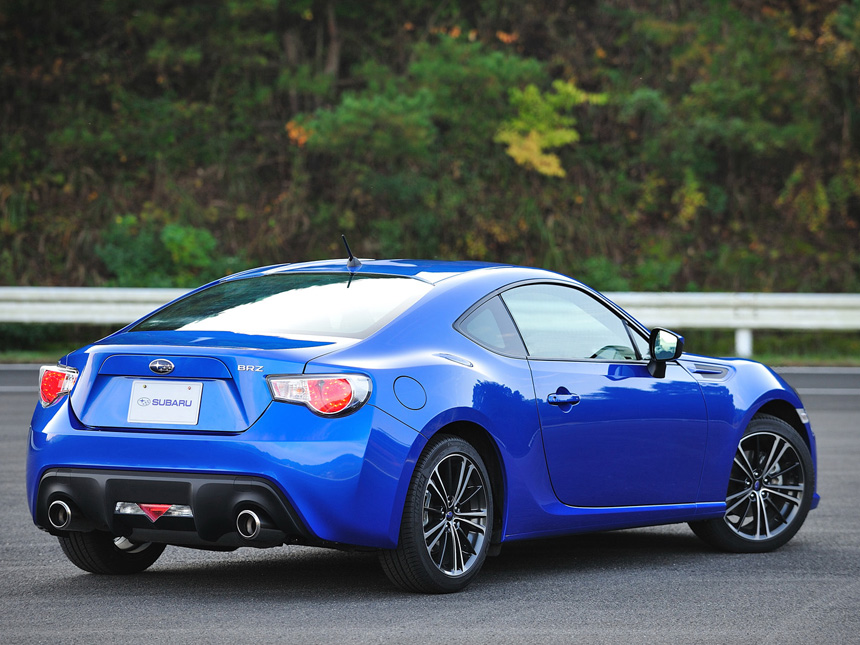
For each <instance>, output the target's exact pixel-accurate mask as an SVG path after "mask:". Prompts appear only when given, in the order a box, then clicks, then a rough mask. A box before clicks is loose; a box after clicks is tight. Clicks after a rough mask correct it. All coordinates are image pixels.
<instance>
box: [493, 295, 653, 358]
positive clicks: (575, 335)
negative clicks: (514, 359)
mask: <svg viewBox="0 0 860 645" xmlns="http://www.w3.org/2000/svg"><path fill="white" fill-rule="evenodd" d="M501 297H502V299H503V300H504V301H505V304H506V305H507V307H508V309H509V310H510V312H511V315H512V316H513V317H514V322H516V324H517V327H518V328H519V330H520V334H521V335H522V338H523V340H524V341H525V344H526V349H527V350H528V353H529V356H530V357H531V358H546V359H562V360H577V359H588V358H594V359H603V360H636V350H635V349H634V348H633V341H631V339H630V335H629V334H628V329H627V325H626V324H625V323H624V321H623V320H622V319H621V318H619V317H618V316H617V315H615V313H613V312H612V311H611V310H610V309H608V308H607V307H606V306H605V305H603V304H602V303H601V302H599V301H598V300H595V299H594V298H592V297H591V296H589V295H587V294H586V293H583V292H582V291H579V290H578V289H574V288H572V287H565V286H561V285H554V284H533V285H526V286H522V287H515V288H513V289H510V290H508V291H506V292H505V293H503V294H502V296H501Z"/></svg>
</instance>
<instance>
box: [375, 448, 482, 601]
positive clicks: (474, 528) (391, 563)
mask: <svg viewBox="0 0 860 645" xmlns="http://www.w3.org/2000/svg"><path fill="white" fill-rule="evenodd" d="M492 527H493V493H492V490H491V487H490V478H489V476H488V475H487V469H486V467H485V466H484V462H483V460H482V459H481V456H480V455H479V454H478V452H477V451H476V450H475V449H474V448H473V447H472V446H471V445H470V444H469V443H467V442H466V441H464V440H463V439H460V438H459V437H450V436H444V437H440V438H438V439H435V440H434V442H433V443H431V444H430V445H429V446H428V448H427V449H426V451H425V452H424V454H423V455H422V457H421V459H419V461H418V464H417V465H416V467H415V473H414V475H413V476H412V482H411V483H410V484H409V491H408V492H407V494H406V505H405V507H404V509H403V521H402V523H401V528H400V539H399V542H398V545H397V548H396V549H394V550H391V551H383V552H382V553H381V554H380V562H381V563H382V568H383V569H384V570H385V573H386V575H388V578H389V579H390V580H391V581H392V582H393V583H394V584H395V585H397V586H398V587H400V588H401V589H404V590H406V591H417V592H422V593H451V592H454V591H460V590H461V589H464V588H465V587H466V585H468V584H469V583H470V582H471V581H472V579H473V578H474V577H475V575H477V573H478V570H479V569H480V568H481V565H482V564H483V563H484V559H485V558H486V556H487V550H488V548H489V546H490V538H491V532H492Z"/></svg>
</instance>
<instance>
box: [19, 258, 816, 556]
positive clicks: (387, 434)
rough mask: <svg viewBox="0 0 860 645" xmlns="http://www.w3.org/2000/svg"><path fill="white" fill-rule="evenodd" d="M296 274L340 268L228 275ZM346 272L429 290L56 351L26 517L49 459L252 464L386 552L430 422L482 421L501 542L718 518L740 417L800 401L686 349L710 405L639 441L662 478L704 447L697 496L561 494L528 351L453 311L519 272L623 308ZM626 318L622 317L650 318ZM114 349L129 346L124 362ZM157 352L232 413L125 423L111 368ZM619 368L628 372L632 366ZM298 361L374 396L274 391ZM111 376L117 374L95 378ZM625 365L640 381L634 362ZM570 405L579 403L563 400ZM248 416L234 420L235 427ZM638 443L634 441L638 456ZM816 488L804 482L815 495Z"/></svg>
mask: <svg viewBox="0 0 860 645" xmlns="http://www.w3.org/2000/svg"><path fill="white" fill-rule="evenodd" d="M293 271H326V272H340V273H347V272H348V269H347V268H346V267H345V263H343V262H342V261H341V262H331V261H326V262H315V263H304V264H300V265H285V266H273V267H265V268H262V269H257V270H251V271H246V272H243V273H242V274H239V275H236V276H230V277H228V278H225V279H224V280H237V279H245V278H248V277H252V276H256V275H264V274H268V273H275V272H293ZM359 271H360V272H365V273H378V274H386V275H400V276H411V277H414V278H416V279H420V280H424V281H427V282H430V283H432V284H434V285H435V286H434V288H433V289H432V290H431V291H430V292H429V293H428V294H427V295H425V296H424V297H423V298H422V299H421V300H420V301H419V302H418V303H416V304H415V305H414V306H413V307H412V308H410V309H409V310H408V311H406V312H405V313H403V314H402V315H401V316H400V317H398V318H397V319H395V320H394V321H392V322H391V323H390V324H389V325H387V326H386V327H385V328H383V329H381V330H379V331H378V332H376V333H375V334H373V335H372V336H370V337H369V338H367V339H365V340H363V341H355V340H352V339H325V340H321V341H319V342H317V341H297V340H294V339H283V338H273V337H268V336H266V337H259V336H244V335H242V334H228V333H223V332H220V333H214V332H213V333H205V332H129V331H128V330H129V329H131V328H132V327H133V326H134V325H129V326H128V327H126V328H124V329H123V330H120V331H119V332H117V333H115V334H112V335H111V336H109V337H107V338H105V339H103V340H102V341H99V342H98V343H95V344H93V345H91V346H89V347H87V348H84V349H82V350H79V351H78V352H74V353H72V354H70V355H69V356H67V357H66V358H65V359H64V361H63V362H64V364H66V365H69V366H71V367H75V368H77V369H79V370H81V374H80V377H79V379H78V383H77V384H76V387H75V389H74V390H73V392H72V394H71V396H70V397H66V398H64V399H63V400H62V401H61V402H60V403H58V404H56V405H54V406H51V407H49V408H42V407H41V406H37V408H36V410H35V413H34V415H33V421H32V426H31V436H30V450H29V455H28V468H27V472H28V475H27V489H28V495H29V499H30V508H31V512H32V514H33V516H34V519H35V517H36V494H37V491H38V484H39V480H40V478H41V476H42V474H43V473H44V472H45V471H46V470H48V469H50V468H57V467H72V468H104V469H114V470H116V469H130V470H133V469H136V470H146V471H152V472H169V473H183V472H185V473H195V472H205V473H219V474H235V475H254V476H259V477H263V478H266V479H267V480H269V481H271V482H272V483H273V484H275V485H276V486H277V487H278V488H279V489H280V490H281V491H282V492H283V494H284V495H285V496H286V497H287V499H288V500H289V501H290V503H291V504H293V506H294V508H295V509H296V511H297V512H298V514H299V515H300V517H301V519H302V521H303V522H304V523H305V525H306V527H307V528H308V529H309V531H310V532H311V533H312V534H313V535H315V536H317V537H318V538H320V539H322V540H326V541H330V542H335V543H342V544H349V545H357V546H367V547H380V548H391V547H393V546H395V545H396V543H397V539H398V532H399V527H400V519H401V515H402V509H403V504H404V502H405V498H406V492H407V489H408V485H409V482H410V480H411V477H412V474H413V471H414V467H415V464H416V462H417V460H418V458H419V457H420V454H421V451H422V450H423V448H424V447H425V446H426V444H427V441H428V440H429V439H430V438H431V437H432V436H433V435H434V434H436V433H437V432H442V431H446V430H450V429H451V428H452V427H455V428H457V430H458V431H460V432H466V433H469V432H472V433H480V435H481V436H483V437H484V438H486V439H487V440H488V442H489V445H490V446H491V449H492V457H494V458H495V459H496V460H497V462H498V469H499V476H500V481H499V482H498V489H499V490H500V491H502V495H501V502H499V501H498V500H497V503H498V504H499V505H500V506H501V510H502V514H501V525H502V530H501V539H502V540H513V539H523V538H529V537H538V536H548V535H558V534H564V533H574V532H580V531H589V530H599V529H610V528H623V527H629V526H637V525H646V524H659V523H669V522H679V521H687V520H692V519H704V518H709V517H720V516H721V515H722V513H723V512H724V510H725V502H724V497H725V490H726V482H727V479H728V472H729V470H730V468H731V463H732V459H733V456H734V452H735V450H736V447H737V443H738V440H739V438H740V436H741V435H742V433H743V430H744V428H745V427H746V425H747V423H748V422H749V420H750V419H751V418H752V417H753V416H754V415H755V413H756V412H757V411H758V410H759V409H761V408H762V407H763V406H765V405H767V404H770V403H772V402H775V401H781V402H785V403H784V404H785V406H787V407H788V408H789V409H792V410H793V409H795V408H800V407H802V404H801V403H800V401H799V399H798V398H797V396H796V394H795V393H794V392H793V391H792V390H791V389H790V388H789V387H788V386H787V385H786V384H785V383H784V382H782V380H781V379H779V377H778V376H776V375H775V374H774V373H773V372H772V371H770V370H769V369H767V368H765V367H763V366H760V365H758V364H756V363H752V362H749V361H737V360H734V361H733V360H726V359H709V358H704V357H691V356H687V355H685V356H684V357H682V358H681V359H680V360H679V361H678V367H675V369H676V370H680V369H682V367H683V369H686V370H690V364H691V363H692V362H695V361H711V362H713V363H715V364H718V365H721V366H727V367H728V370H729V375H728V377H727V378H725V379H723V380H721V381H719V382H710V381H708V380H706V379H702V378H697V379H696V381H697V382H698V384H699V386H700V390H699V393H698V394H697V396H699V397H700V399H701V401H702V402H703V405H704V406H705V408H706V410H707V415H708V421H707V425H706V431H705V432H704V433H703V432H702V424H703V423H704V421H703V420H702V418H701V413H700V412H701V411H700V410H695V409H694V408H688V407H686V406H682V408H681V409H679V410H675V414H676V416H677V418H678V419H679V423H682V422H683V420H684V419H685V418H686V419H687V421H689V422H691V426H692V427H695V428H696V431H695V434H696V436H697V437H699V438H697V439H696V440H695V441H694V442H693V443H692V444H690V445H680V446H678V445H661V444H660V442H658V443H653V442H652V443H649V444H648V446H646V447H644V448H643V451H644V450H649V449H650V450H652V451H660V453H661V455H662V456H663V457H668V458H667V459H666V460H665V464H664V465H662V466H660V467H658V468H657V469H656V470H655V471H654V473H653V477H655V478H657V479H659V478H660V477H661V476H663V477H666V478H667V480H671V477H672V476H673V472H671V468H670V466H669V465H668V464H671V462H672V457H673V456H675V457H676V458H677V459H689V458H690V456H691V454H692V453H694V452H695V451H696V449H697V447H699V448H703V453H702V454H703V456H699V457H698V459H699V460H700V461H701V462H702V463H701V466H695V465H693V466H692V469H693V470H696V469H698V470H699V471H700V473H701V474H700V477H699V480H698V483H697V485H694V486H693V489H692V490H695V493H690V494H689V498H686V497H684V496H681V497H675V498H671V497H670V498H666V499H669V500H670V501H668V502H666V499H662V500H661V501H662V502H665V503H657V504H638V505H625V506H621V507H600V506H592V507H577V506H573V505H567V504H564V503H563V502H562V501H561V500H560V499H559V497H558V496H557V495H556V491H555V490H554V489H553V485H552V478H551V477H550V472H549V469H548V467H547V454H546V448H545V445H544V434H543V432H542V429H541V424H540V415H539V413H538V409H539V406H540V405H545V403H543V398H542V394H541V402H539V401H538V396H537V395H536V392H535V385H534V382H533V378H532V373H531V371H530V369H529V361H528V360H526V359H525V358H512V357H505V356H500V355H498V354H494V353H492V352H488V351H487V350H485V349H483V348H482V347H479V346H478V345H476V344H475V343H474V342H472V341H471V340H469V339H468V338H466V337H465V336H463V335H462V334H460V333H459V332H458V331H456V330H455V329H454V328H453V326H452V324H453V322H454V321H455V320H456V319H457V318H458V317H459V316H460V315H461V314H462V313H463V312H465V311H466V310H468V309H469V308H470V307H471V306H472V305H474V304H475V303H476V302H478V301H480V300H481V299H482V298H485V297H486V296H487V295H488V294H491V293H493V292H495V291H498V290H502V289H505V288H508V287H509V286H510V285H512V284H517V283H522V282H532V281H547V282H554V283H559V284H566V285H571V286H575V287H577V288H581V289H584V290H586V291H587V292H588V293H591V294H593V295H595V297H598V298H599V299H600V300H601V301H602V302H604V303H606V304H607V305H608V306H611V307H612V308H613V309H615V310H616V311H619V312H620V310H619V309H618V308H617V307H615V305H612V304H611V303H609V302H608V301H606V300H605V298H603V297H602V296H600V295H599V294H596V293H595V292H593V291H592V290H590V289H588V288H587V287H585V286H583V285H581V284H580V283H578V282H576V281H574V280H571V279H570V278H567V277H565V276H561V275H558V274H555V273H551V272H548V271H542V270H535V269H524V268H520V267H510V266H505V265H487V264H481V263H448V262H409V261H374V262H365V264H364V266H363V267H362V268H361V269H359ZM202 288H206V287H205V286H204V287H201V289H202ZM624 315H625V317H626V318H627V319H628V320H629V321H630V323H631V325H632V326H633V327H634V328H638V329H640V330H641V331H642V332H643V333H644V332H645V331H646V330H645V329H644V327H642V326H641V325H639V324H638V323H636V321H634V320H633V319H632V318H630V317H629V316H627V315H626V314H624ZM127 354H131V355H132V357H131V358H122V356H123V355H127ZM169 356H174V357H177V360H178V362H179V363H181V362H182V361H181V357H195V358H198V359H204V358H210V359H213V360H214V361H217V362H218V363H219V365H216V363H214V362H213V363H207V364H206V365H208V368H207V367H205V366H204V363H198V365H197V367H196V371H195V372H194V374H197V375H198V376H195V377H194V378H196V379H198V380H203V381H204V390H205V391H206V387H207V386H209V385H210V384H213V383H216V384H220V385H218V387H220V388H221V389H222V391H221V394H223V397H222V406H223V407H222V412H223V414H224V416H230V415H232V425H229V424H228V425H229V427H227V426H225V427H221V428H215V426H216V425H217V424H215V423H214V422H213V423H212V424H211V425H207V426H206V427H207V429H208V430H210V431H207V432H195V431H193V430H192V431H189V429H188V428H187V427H180V426H177V427H162V428H159V429H158V430H157V431H154V430H152V429H143V428H137V427H133V426H134V424H129V423H127V422H126V421H124V416H125V410H126V405H127V401H128V392H130V389H129V388H130V384H129V383H125V382H124V381H130V380H131V379H130V375H129V374H128V373H126V374H124V375H120V374H122V372H123V370H124V369H125V368H127V369H128V371H129V372H132V373H135V370H136V371H138V372H139V371H141V370H140V366H139V365H138V364H137V363H139V362H141V361H145V359H146V358H148V357H169ZM141 357H143V358H141ZM452 358H453V360H452ZM249 360H254V361H257V362H259V364H260V365H262V366H263V368H264V369H263V374H262V375H261V374H258V373H255V372H240V371H239V369H238V366H239V364H241V363H242V362H248V361H249ZM583 364H586V365H590V366H597V370H598V372H600V371H602V370H605V371H606V374H604V375H603V376H601V378H604V379H609V380H610V381H611V380H612V378H613V373H612V369H613V367H615V368H617V367H618V365H617V363H616V364H612V363H607V362H593V363H590V362H584V363H583ZM224 368H226V370H227V372H229V375H227V374H225V373H224ZM623 368H624V369H627V370H631V369H632V370H638V371H641V370H642V369H644V365H643V364H641V363H633V364H627V365H624V366H623ZM186 369H191V368H189V367H186ZM100 372H101V374H100ZM109 372H110V373H111V374H109ZM113 372H116V374H112V373H113ZM302 372H305V373H312V374H313V373H315V374H323V373H330V372H359V373H364V374H367V375H368V376H370V377H371V378H372V380H373V388H372V392H371V396H370V400H369V401H368V403H367V405H365V406H364V407H363V408H361V409H360V410H358V411H357V412H355V413H353V414H351V415H348V416H345V417H341V418H333V419H324V418H321V417H319V416H317V415H315V414H313V413H312V412H311V411H310V410H308V409H306V408H304V407H302V406H298V405H293V404H289V403H281V402H272V400H271V395H270V394H269V392H268V389H267V387H266V386H265V379H264V378H262V377H263V376H266V375H270V374H290V373H292V374H298V373H302ZM110 376H113V377H114V378H115V379H117V380H118V384H116V385H113V386H109V385H107V384H108V383H110V379H109V378H106V377H110ZM617 376H618V373H617V371H616V373H615V377H617ZM636 378H642V379H644V378H645V377H644V376H643V375H642V374H638V373H637V375H636ZM690 378H691V379H692V378H693V377H690ZM100 379H105V383H104V384H102V383H100ZM403 379H408V380H409V381H411V382H413V383H415V384H417V385H419V386H420V388H421V389H422V390H423V392H424V393H425V396H426V400H425V401H424V402H423V404H422V405H417V404H415V403H414V400H415V399H413V396H414V393H415V392H416V389H415V387H414V386H410V387H411V390H410V391H411V392H412V393H413V395H412V396H407V397H404V395H403V390H402V387H400V386H396V385H395V384H397V383H400V382H403ZM618 380H620V379H617V378H616V381H615V383H616V385H617V381H618ZM642 383H646V381H644V380H643V381H642ZM111 387H112V388H114V390H115V392H113V393H114V394H115V396H116V401H117V403H116V404H115V405H114V407H113V409H110V406H107V405H106V406H105V410H106V411H105V412H103V413H100V414H101V415H102V416H98V419H97V426H98V428H94V427H93V426H85V425H84V424H82V423H81V421H80V420H79V418H81V417H83V418H87V419H89V418H93V419H96V417H90V416H87V415H88V414H95V413H90V412H89V407H88V404H87V396H88V395H89V394H90V392H91V391H93V390H95V391H97V392H98V391H99V389H100V388H101V391H102V392H103V393H105V395H107V394H111V393H112V392H111V391H110V388H111ZM211 389H212V388H210V390H211ZM646 389H647V388H646ZM204 396H205V395H204ZM123 397H125V398H123ZM231 397H232V403H230V400H231ZM403 398H406V399H408V400H407V401H406V402H404V401H403V400H402V399H403ZM224 401H226V403H225V402H224ZM404 403H406V404H404ZM91 405H92V404H90V407H91ZM231 405H232V408H231ZM575 412H576V408H574V409H573V412H572V413H571V414H573V413H575ZM76 413H77V414H76ZM793 421H794V423H793V425H795V426H798V425H799V426H800V427H801V429H803V430H805V432H806V439H807V441H808V443H809V444H810V448H811V450H812V453H813V456H814V455H815V441H814V435H813V434H812V431H811V428H810V427H809V425H808V424H800V421H799V419H796V418H795V419H794V420H793ZM245 424H247V429H245V428H241V427H239V426H242V425H245ZM212 428H215V430H214V431H212ZM664 442H665V437H664ZM651 454H654V453H653V452H652V453H651ZM648 457H649V455H648V454H647V453H646V454H643V455H642V459H648ZM580 465H581V466H582V468H583V469H584V470H583V471H582V472H581V473H578V474H577V476H578V477H581V478H583V479H584V480H585V481H587V480H588V479H589V477H590V476H594V477H599V476H602V475H601V474H600V468H601V465H600V464H597V463H595V464H591V465H590V464H588V462H587V461H584V462H582V463H581V464H580ZM589 468H590V469H591V470H589ZM817 499H818V498H817V494H816V498H815V502H816V503H817Z"/></svg>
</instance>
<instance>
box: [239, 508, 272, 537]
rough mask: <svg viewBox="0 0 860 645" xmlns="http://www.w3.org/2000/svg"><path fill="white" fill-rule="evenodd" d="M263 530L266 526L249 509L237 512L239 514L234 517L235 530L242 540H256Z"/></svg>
mask: <svg viewBox="0 0 860 645" xmlns="http://www.w3.org/2000/svg"><path fill="white" fill-rule="evenodd" d="M267 524H268V523H266V525H267ZM264 528H267V526H265V525H264V521H263V519H261V518H260V516H259V515H258V514H257V513H256V512H255V511H252V510H251V509H248V508H246V509H245V510H243V511H239V514H238V515H237V516H236V530H237V531H238V532H239V536H240V537H241V538H242V539H243V540H256V539H257V538H259V537H260V533H262V531H263V529H264Z"/></svg>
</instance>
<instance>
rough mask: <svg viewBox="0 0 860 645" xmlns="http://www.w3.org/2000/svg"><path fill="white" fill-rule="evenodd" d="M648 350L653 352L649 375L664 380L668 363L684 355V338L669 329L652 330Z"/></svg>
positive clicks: (649, 364)
mask: <svg viewBox="0 0 860 645" xmlns="http://www.w3.org/2000/svg"><path fill="white" fill-rule="evenodd" d="M648 348H649V349H650V351H651V361H650V362H649V363H648V373H649V374H651V376H653V377H654V378H664V377H665V376H666V363H667V362H668V361H674V360H675V359H676V358H678V357H679V356H681V354H683V353H684V337H683V336H679V335H678V334H676V333H674V332H671V331H669V330H668V329H661V328H660V327H655V328H654V329H652V330H651V337H650V338H649V339H648Z"/></svg>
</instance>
